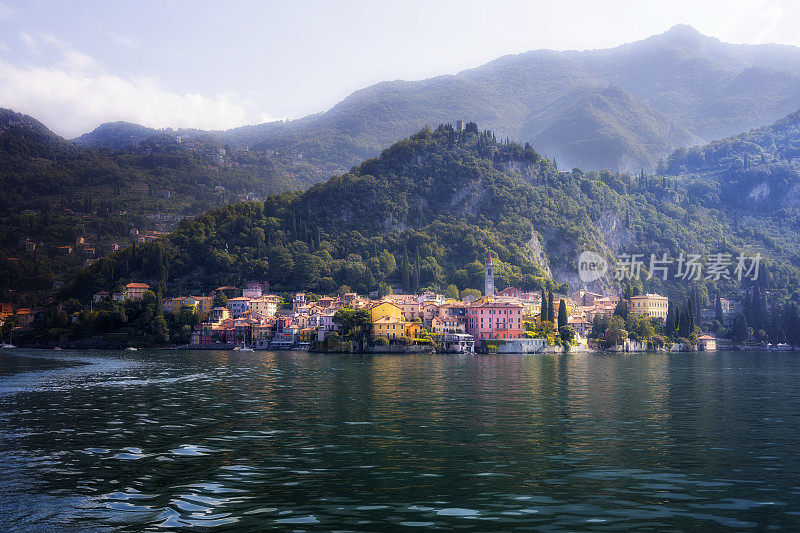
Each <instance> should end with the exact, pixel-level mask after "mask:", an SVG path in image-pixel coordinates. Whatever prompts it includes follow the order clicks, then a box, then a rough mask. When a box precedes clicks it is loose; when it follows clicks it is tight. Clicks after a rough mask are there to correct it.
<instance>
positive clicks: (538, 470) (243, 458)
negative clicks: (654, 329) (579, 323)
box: [0, 350, 800, 531]
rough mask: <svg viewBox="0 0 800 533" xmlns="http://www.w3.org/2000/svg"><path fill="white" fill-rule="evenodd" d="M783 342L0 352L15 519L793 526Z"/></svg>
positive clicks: (791, 436)
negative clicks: (644, 348)
mask: <svg viewBox="0 0 800 533" xmlns="http://www.w3.org/2000/svg"><path fill="white" fill-rule="evenodd" d="M798 361H800V359H798V358H797V357H796V356H795V355H793V354H790V353H789V354H787V353H718V354H715V355H709V354H680V355H672V356H667V355H619V356H605V355H537V356H485V357H484V356H427V355H426V356H375V357H359V356H331V355H317V354H308V353H302V352H300V353H288V352H284V353H269V352H248V353H239V352H172V351H170V352H167V351H164V352H153V353H147V352H142V351H139V352H135V353H130V352H67V351H64V352H60V353H58V354H54V353H52V352H44V351H27V350H15V351H14V352H13V354H12V353H11V352H8V351H6V352H0V498H2V499H1V500H0V516H1V517H3V518H4V520H3V523H4V525H5V526H8V525H10V526H11V528H12V529H18V530H25V531H28V530H31V529H34V530H35V529H42V530H52V529H62V530H63V529H66V530H95V529H96V530H107V529H109V528H116V527H122V528H136V529H139V528H143V527H150V528H164V529H176V528H183V527H187V526H204V527H216V526H218V527H223V528H224V527H230V526H232V525H234V526H236V527H253V528H278V529H286V530H296V529H304V530H308V529H318V530H330V529H351V530H375V529H382V530H387V529H398V528H402V527H408V528H412V527H424V528H434V527H441V528H452V527H460V528H468V529H475V530H488V529H505V530H508V529H511V528H525V527H533V528H536V527H538V528H547V529H553V530H559V529H560V530H576V529H593V530H602V529H630V528H636V529H647V528H650V529H653V530H660V529H665V528H668V529H689V528H697V527H701V528H723V527H726V528H727V527H750V528H753V527H758V528H766V527H769V526H776V527H783V528H785V529H788V530H797V529H798V527H799V526H800V481H798V479H800V476H799V475H798V474H800V458H798V449H800V448H798V442H800V391H798V388H797V382H798V377H800V363H799V362H798Z"/></svg>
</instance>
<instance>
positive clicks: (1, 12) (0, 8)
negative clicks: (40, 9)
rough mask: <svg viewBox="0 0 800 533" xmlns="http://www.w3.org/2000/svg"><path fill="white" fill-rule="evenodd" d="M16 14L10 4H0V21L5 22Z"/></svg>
mask: <svg viewBox="0 0 800 533" xmlns="http://www.w3.org/2000/svg"><path fill="white" fill-rule="evenodd" d="M14 13H16V12H15V11H14V10H13V9H11V8H10V7H9V6H8V4H6V3H5V2H0V20H5V19H9V18H11V17H12V16H13V15H14Z"/></svg>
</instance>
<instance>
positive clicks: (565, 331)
mask: <svg viewBox="0 0 800 533" xmlns="http://www.w3.org/2000/svg"><path fill="white" fill-rule="evenodd" d="M558 335H559V336H560V337H561V342H563V343H564V345H565V346H567V345H569V344H570V343H572V341H573V339H575V329H574V328H573V327H572V326H569V325H565V326H561V327H560V328H558Z"/></svg>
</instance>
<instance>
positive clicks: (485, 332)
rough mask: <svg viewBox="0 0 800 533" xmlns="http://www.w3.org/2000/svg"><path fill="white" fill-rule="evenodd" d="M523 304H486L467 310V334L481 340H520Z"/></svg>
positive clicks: (522, 334)
mask: <svg viewBox="0 0 800 533" xmlns="http://www.w3.org/2000/svg"><path fill="white" fill-rule="evenodd" d="M522 310H523V306H522V305H521V304H514V303H502V302H492V301H489V302H484V303H476V304H475V305H473V306H470V307H469V308H467V333H469V334H470V335H472V337H473V338H474V339H475V340H479V339H519V338H522V337H524V336H525V331H524V330H523V328H522Z"/></svg>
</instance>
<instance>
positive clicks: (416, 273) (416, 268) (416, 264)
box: [414, 246, 419, 293]
mask: <svg viewBox="0 0 800 533" xmlns="http://www.w3.org/2000/svg"><path fill="white" fill-rule="evenodd" d="M414 292H415V293H418V292H419V246H417V257H416V260H415V262H414Z"/></svg>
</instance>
